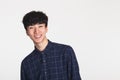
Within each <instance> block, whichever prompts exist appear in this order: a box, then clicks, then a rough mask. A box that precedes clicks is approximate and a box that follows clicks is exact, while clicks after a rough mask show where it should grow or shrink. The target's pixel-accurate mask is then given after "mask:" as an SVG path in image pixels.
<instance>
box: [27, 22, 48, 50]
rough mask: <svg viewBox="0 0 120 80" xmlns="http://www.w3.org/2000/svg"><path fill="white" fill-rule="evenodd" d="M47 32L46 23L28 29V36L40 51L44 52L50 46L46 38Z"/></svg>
mask: <svg viewBox="0 0 120 80" xmlns="http://www.w3.org/2000/svg"><path fill="white" fill-rule="evenodd" d="M47 31H48V28H47V26H45V24H44V23H43V24H35V25H32V26H28V27H27V30H26V33H27V35H28V36H29V37H30V38H31V40H32V41H33V43H34V45H35V46H36V48H38V49H39V50H40V51H43V50H44V49H45V47H46V46H47V44H48V39H47V37H46V33H47Z"/></svg>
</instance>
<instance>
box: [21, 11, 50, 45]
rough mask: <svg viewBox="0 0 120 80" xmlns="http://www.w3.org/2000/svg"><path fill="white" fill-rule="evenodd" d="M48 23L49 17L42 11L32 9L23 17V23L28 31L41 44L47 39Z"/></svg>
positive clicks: (33, 39) (34, 40) (36, 42)
mask: <svg viewBox="0 0 120 80" xmlns="http://www.w3.org/2000/svg"><path fill="white" fill-rule="evenodd" d="M47 23H48V17H47V16H46V14H44V13H43V12H40V11H31V12H29V13H27V14H26V15H25V16H24V17H23V24H24V28H25V29H26V33H27V35H28V36H29V37H30V38H31V39H32V41H33V42H34V43H35V44H39V43H42V42H44V41H46V40H47V38H46V33H47V31H48V28H47Z"/></svg>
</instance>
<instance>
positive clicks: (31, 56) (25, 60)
mask: <svg viewBox="0 0 120 80" xmlns="http://www.w3.org/2000/svg"><path fill="white" fill-rule="evenodd" d="M34 53H35V50H33V51H32V52H31V53H29V54H28V55H27V56H26V57H25V58H24V59H23V60H22V65H23V64H27V63H29V62H30V60H31V59H32V58H33V56H34Z"/></svg>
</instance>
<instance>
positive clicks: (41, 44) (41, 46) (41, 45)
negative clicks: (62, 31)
mask: <svg viewBox="0 0 120 80" xmlns="http://www.w3.org/2000/svg"><path fill="white" fill-rule="evenodd" d="M47 45H48V40H47V39H45V40H44V41H42V42H41V43H39V44H35V46H36V48H37V49H39V50H40V51H43V50H44V49H45V48H46V46H47Z"/></svg>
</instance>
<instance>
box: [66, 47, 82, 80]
mask: <svg viewBox="0 0 120 80" xmlns="http://www.w3.org/2000/svg"><path fill="white" fill-rule="evenodd" d="M66 54H67V55H68V77H69V80H81V77H80V73H79V66H78V62H77V58H76V56H75V52H74V50H73V48H72V47H70V46H69V47H68V48H67V50H66Z"/></svg>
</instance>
